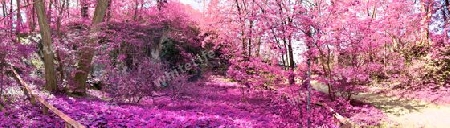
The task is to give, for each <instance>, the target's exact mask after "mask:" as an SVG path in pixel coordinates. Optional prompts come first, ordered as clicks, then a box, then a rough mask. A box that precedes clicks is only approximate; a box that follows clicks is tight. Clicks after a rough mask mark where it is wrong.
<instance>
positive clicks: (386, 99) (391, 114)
mask: <svg viewBox="0 0 450 128" xmlns="http://www.w3.org/2000/svg"><path fill="white" fill-rule="evenodd" d="M312 85H313V88H314V89H316V90H319V91H322V92H325V93H326V92H327V91H326V90H327V87H326V86H324V85H321V84H317V83H316V82H313V83H312ZM386 90H390V91H386ZM448 92H449V91H448V89H447V88H441V89H438V90H436V89H434V90H431V89H421V90H415V91H411V90H395V89H392V88H389V87H370V88H368V90H366V92H363V93H359V94H358V95H355V96H353V97H352V99H355V100H358V101H363V102H365V103H369V104H371V105H373V106H375V107H376V108H378V109H380V110H381V111H382V112H383V113H384V114H385V115H386V116H387V118H386V119H385V120H383V121H382V123H381V124H380V125H378V126H375V127H389V128H390V127H398V128H445V127H448V126H450V122H449V121H448V119H450V104H449V103H450V102H448V101H449V100H448V98H450V97H449V93H448ZM350 118H354V117H350Z"/></svg>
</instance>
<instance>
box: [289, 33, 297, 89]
mask: <svg viewBox="0 0 450 128" xmlns="http://www.w3.org/2000/svg"><path fill="white" fill-rule="evenodd" d="M288 51H289V67H290V70H291V73H290V74H289V84H290V85H293V84H294V83H295V75H294V68H295V62H294V51H293V49H292V41H291V39H289V45H288Z"/></svg>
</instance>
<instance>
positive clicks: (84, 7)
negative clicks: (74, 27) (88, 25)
mask: <svg viewBox="0 0 450 128" xmlns="http://www.w3.org/2000/svg"><path fill="white" fill-rule="evenodd" d="M80 2H81V18H83V19H87V18H89V4H88V3H87V2H86V0H81V1H80Z"/></svg>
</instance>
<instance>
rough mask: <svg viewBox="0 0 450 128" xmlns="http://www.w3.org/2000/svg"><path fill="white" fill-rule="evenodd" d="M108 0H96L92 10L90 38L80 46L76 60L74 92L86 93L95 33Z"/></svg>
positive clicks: (95, 40) (98, 28) (95, 37)
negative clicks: (78, 58) (78, 56)
mask: <svg viewBox="0 0 450 128" xmlns="http://www.w3.org/2000/svg"><path fill="white" fill-rule="evenodd" d="M108 1H109V0H98V1H97V6H96V8H95V11H94V18H93V20H92V24H91V29H90V34H91V36H90V38H89V39H88V42H87V44H85V45H84V46H83V47H82V48H80V50H79V51H80V60H78V68H77V72H76V73H75V85H76V86H77V88H76V90H75V92H76V93H79V94H81V95H85V94H86V81H87V77H88V74H89V72H90V70H91V62H92V59H93V57H94V55H95V46H96V45H97V41H98V38H97V36H98V35H97V34H98V32H99V30H100V26H99V24H100V23H101V22H103V18H104V17H105V14H106V9H107V8H108Z"/></svg>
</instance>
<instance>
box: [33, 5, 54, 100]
mask: <svg viewBox="0 0 450 128" xmlns="http://www.w3.org/2000/svg"><path fill="white" fill-rule="evenodd" d="M34 7H35V9H36V13H37V17H38V22H39V28H40V33H41V36H42V42H43V46H44V49H43V50H44V67H45V82H46V85H45V89H46V90H48V91H55V90H57V87H58V86H57V82H56V72H55V67H54V63H53V60H54V54H53V48H52V35H51V32H50V25H49V23H48V20H47V16H46V13H45V12H46V11H45V8H44V2H43V0H34Z"/></svg>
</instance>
